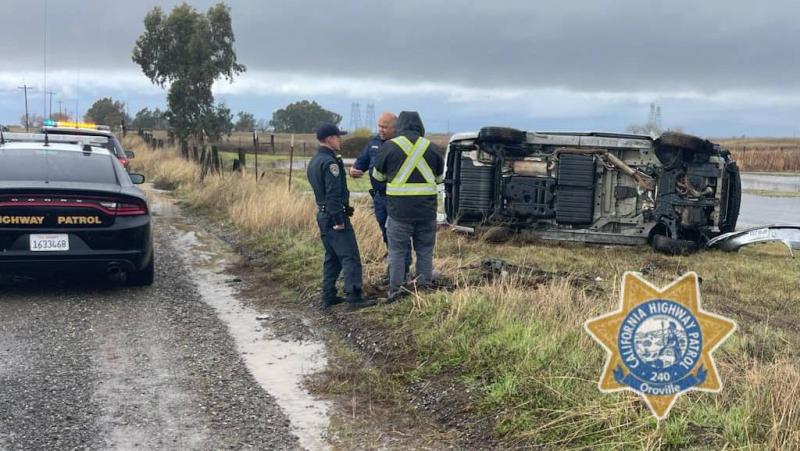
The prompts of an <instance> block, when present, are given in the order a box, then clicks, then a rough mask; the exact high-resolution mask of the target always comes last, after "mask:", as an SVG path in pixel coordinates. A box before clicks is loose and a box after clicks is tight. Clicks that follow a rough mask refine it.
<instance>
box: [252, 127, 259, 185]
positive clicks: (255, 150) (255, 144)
mask: <svg viewBox="0 0 800 451" xmlns="http://www.w3.org/2000/svg"><path fill="white" fill-rule="evenodd" d="M253 154H255V160H256V182H258V134H257V133H256V131H255V130H253Z"/></svg>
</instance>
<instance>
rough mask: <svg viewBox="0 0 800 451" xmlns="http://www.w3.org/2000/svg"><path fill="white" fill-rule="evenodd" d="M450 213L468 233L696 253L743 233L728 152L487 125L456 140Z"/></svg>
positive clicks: (448, 183) (683, 139) (673, 138)
mask: <svg viewBox="0 0 800 451" xmlns="http://www.w3.org/2000/svg"><path fill="white" fill-rule="evenodd" d="M446 163H447V169H446V173H445V187H444V190H445V212H446V216H447V220H448V222H449V223H450V224H452V225H454V226H456V227H459V228H461V229H467V230H470V229H480V228H484V227H492V228H496V227H500V228H502V229H504V230H509V231H514V232H519V233H525V234H530V235H532V236H534V237H536V238H540V239H545V240H562V241H579V242H587V243H600V244H627V245H642V244H650V245H652V246H653V247H654V248H655V249H656V250H658V251H662V252H666V253H671V254H683V253H689V252H692V251H694V250H696V249H698V248H700V247H702V246H704V245H705V243H706V242H707V241H708V240H710V239H712V238H714V237H715V236H717V235H720V234H722V233H727V232H732V231H733V230H734V229H735V227H736V220H737V218H738V216H739V205H740V201H741V181H740V178H739V170H738V168H737V166H736V163H735V162H734V161H732V159H731V156H730V153H729V152H728V151H727V150H725V149H722V148H720V147H719V146H718V145H717V144H714V143H712V142H710V141H707V140H704V139H701V138H698V137H695V136H691V135H686V134H682V133H674V132H667V133H664V134H662V135H661V136H660V137H658V138H657V139H653V138H651V137H649V136H639V135H624V134H613V133H560V132H557V133H539V132H524V131H520V130H516V129H511V128H502V127H485V128H482V129H481V130H480V131H479V132H478V133H461V134H457V135H454V136H453V137H452V138H451V139H450V143H449V145H448V148H447V155H446Z"/></svg>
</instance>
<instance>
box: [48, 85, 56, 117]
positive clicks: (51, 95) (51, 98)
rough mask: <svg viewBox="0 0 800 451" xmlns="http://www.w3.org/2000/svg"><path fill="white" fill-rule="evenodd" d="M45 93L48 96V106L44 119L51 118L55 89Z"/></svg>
mask: <svg viewBox="0 0 800 451" xmlns="http://www.w3.org/2000/svg"><path fill="white" fill-rule="evenodd" d="M47 94H48V95H49V96H50V107H49V108H48V111H49V113H47V118H46V119H52V117H53V94H55V91H47Z"/></svg>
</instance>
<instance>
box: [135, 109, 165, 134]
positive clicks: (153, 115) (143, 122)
mask: <svg viewBox="0 0 800 451" xmlns="http://www.w3.org/2000/svg"><path fill="white" fill-rule="evenodd" d="M131 128H133V129H139V128H149V129H158V130H164V129H167V128H169V124H168V123H167V119H166V118H165V117H164V112H163V111H161V110H160V109H158V108H156V109H155V110H152V111H151V110H150V108H142V109H141V110H139V111H138V112H136V117H134V118H133V122H132V123H131Z"/></svg>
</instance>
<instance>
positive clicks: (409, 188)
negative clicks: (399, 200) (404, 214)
mask: <svg viewBox="0 0 800 451" xmlns="http://www.w3.org/2000/svg"><path fill="white" fill-rule="evenodd" d="M392 142H393V143H395V144H397V146H398V147H400V148H401V149H403V152H405V154H406V160H405V161H404V162H403V165H402V166H400V170H398V171H397V174H396V175H395V176H394V178H393V179H392V180H391V181H390V182H389V183H387V184H386V195H387V196H435V195H436V194H437V191H436V184H437V183H440V182H441V180H438V179H437V178H436V177H435V176H434V175H433V171H432V170H431V167H430V166H428V162H427V161H425V158H424V157H425V151H426V150H428V146H430V144H431V142H430V140H428V139H426V138H423V137H422V136H420V137H419V138H417V142H415V143H413V144H412V143H411V141H409V140H408V138H406V137H405V136H398V137H396V138H393V139H392ZM414 169H416V170H418V171H419V173H420V174H422V177H423V178H424V179H425V181H424V182H416V183H412V182H409V181H408V178H409V177H411V174H412V173H413V172H414ZM373 177H375V179H376V180H378V181H385V180H386V176H384V175H383V174H381V173H380V172H379V171H377V170H373ZM381 178H383V180H381Z"/></svg>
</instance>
